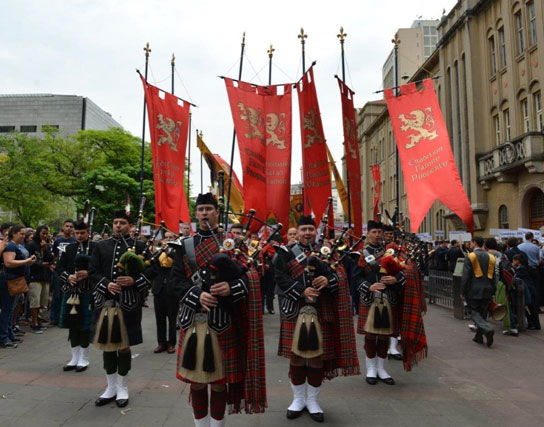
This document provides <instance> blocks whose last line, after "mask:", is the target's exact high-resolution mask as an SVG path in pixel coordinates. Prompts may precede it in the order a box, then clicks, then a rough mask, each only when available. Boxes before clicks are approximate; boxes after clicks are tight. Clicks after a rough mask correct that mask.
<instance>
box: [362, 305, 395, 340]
mask: <svg viewBox="0 0 544 427" xmlns="http://www.w3.org/2000/svg"><path fill="white" fill-rule="evenodd" d="M371 306H372V304H370V305H366V304H365V303H364V301H363V299H362V298H361V299H360V301H359V318H358V319H357V333H358V334H359V335H365V334H366V331H365V323H366V319H367V318H368V313H369V312H370V307H371ZM391 311H392V312H393V313H392V314H393V334H392V335H391V336H392V337H398V336H399V335H400V321H401V316H402V311H401V309H400V305H399V304H397V305H395V306H392V307H391Z"/></svg>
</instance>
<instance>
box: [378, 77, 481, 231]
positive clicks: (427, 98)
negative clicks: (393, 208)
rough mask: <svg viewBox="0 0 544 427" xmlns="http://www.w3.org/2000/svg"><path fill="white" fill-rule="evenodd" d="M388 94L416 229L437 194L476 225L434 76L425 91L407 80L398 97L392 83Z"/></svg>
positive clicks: (386, 94)
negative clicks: (394, 92)
mask: <svg viewBox="0 0 544 427" xmlns="http://www.w3.org/2000/svg"><path fill="white" fill-rule="evenodd" d="M385 100H386V102H387V108H388V110H389V116H390V117H391V124H392V125H393V131H394V133H395V140H396V142H397V147H398V150H399V157H400V161H401V164H402V173H403V175H404V185H405V186H406V194H407V196H408V210H409V214H410V223H411V225H412V232H414V233H415V232H417V230H418V228H419V225H420V224H421V222H422V221H423V218H424V217H425V215H426V214H427V211H428V210H429V208H430V207H431V205H432V204H433V203H434V201H435V200H437V199H438V200H440V201H441V202H442V203H443V204H444V205H446V206H447V207H448V208H449V209H451V210H452V211H453V212H454V213H455V214H457V216H458V217H459V218H461V220H463V221H464V223H465V224H466V225H467V227H468V228H469V230H470V231H473V229H474V218H473V216H472V209H471V207H470V202H469V200H468V197H467V194H466V193H465V189H464V188H463V184H462V182H461V178H460V177H459V173H458V172H457V166H456V164H455V159H454V157H453V152H452V150H451V145H450V140H449V137H448V130H447V128H446V124H445V123H444V118H443V117H442V112H441V111H440V105H439V104H438V99H437V98H436V93H435V91H434V86H433V82H432V80H431V79H426V80H424V81H423V90H422V91H418V90H417V87H416V84H415V83H408V84H406V85H402V86H400V96H398V97H395V95H394V94H393V90H392V89H386V90H385Z"/></svg>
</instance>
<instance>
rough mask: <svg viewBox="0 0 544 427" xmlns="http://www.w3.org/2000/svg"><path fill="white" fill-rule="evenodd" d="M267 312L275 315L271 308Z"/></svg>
mask: <svg viewBox="0 0 544 427" xmlns="http://www.w3.org/2000/svg"><path fill="white" fill-rule="evenodd" d="M268 312H269V313H270V314H276V313H275V311H274V309H273V308H269V309H268Z"/></svg>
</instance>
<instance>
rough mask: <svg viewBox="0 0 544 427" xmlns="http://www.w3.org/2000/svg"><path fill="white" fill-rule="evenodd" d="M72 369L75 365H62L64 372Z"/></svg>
mask: <svg viewBox="0 0 544 427" xmlns="http://www.w3.org/2000/svg"><path fill="white" fill-rule="evenodd" d="M74 369H76V365H64V366H63V367H62V370H63V371H64V372H68V371H73V370H74Z"/></svg>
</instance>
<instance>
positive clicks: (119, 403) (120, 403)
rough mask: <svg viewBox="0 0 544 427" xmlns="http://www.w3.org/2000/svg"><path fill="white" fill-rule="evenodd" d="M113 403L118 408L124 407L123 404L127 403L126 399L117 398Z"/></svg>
mask: <svg viewBox="0 0 544 427" xmlns="http://www.w3.org/2000/svg"><path fill="white" fill-rule="evenodd" d="M115 404H116V405H117V406H118V407H119V408H124V407H125V406H127V405H128V399H117V400H115Z"/></svg>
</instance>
